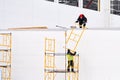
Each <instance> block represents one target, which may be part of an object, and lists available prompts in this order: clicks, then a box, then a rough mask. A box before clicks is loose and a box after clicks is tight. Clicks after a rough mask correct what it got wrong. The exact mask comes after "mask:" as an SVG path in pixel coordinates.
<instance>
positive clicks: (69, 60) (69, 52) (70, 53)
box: [67, 49, 76, 72]
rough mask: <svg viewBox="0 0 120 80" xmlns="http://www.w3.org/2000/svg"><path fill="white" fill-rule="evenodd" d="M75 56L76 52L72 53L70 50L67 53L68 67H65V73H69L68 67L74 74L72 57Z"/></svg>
mask: <svg viewBox="0 0 120 80" xmlns="http://www.w3.org/2000/svg"><path fill="white" fill-rule="evenodd" d="M75 55H76V52H74V53H72V52H71V51H70V49H68V51H67V58H68V66H67V71H68V72H70V67H71V71H72V72H74V61H73V56H75Z"/></svg>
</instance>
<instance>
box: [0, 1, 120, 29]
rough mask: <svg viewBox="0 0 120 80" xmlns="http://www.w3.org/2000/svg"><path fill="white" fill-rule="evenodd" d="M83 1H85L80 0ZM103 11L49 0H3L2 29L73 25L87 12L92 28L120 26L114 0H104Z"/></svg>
mask: <svg viewBox="0 0 120 80" xmlns="http://www.w3.org/2000/svg"><path fill="white" fill-rule="evenodd" d="M80 2H81V3H80V4H82V1H80ZM100 4H101V7H100V10H101V11H100V12H98V11H94V10H89V9H83V8H82V5H80V7H73V6H69V5H65V4H58V3H57V2H49V1H45V0H19V1H16V0H0V29H7V28H11V27H26V26H48V28H56V27H55V26H56V25H60V26H64V27H68V28H69V27H70V26H73V25H75V24H74V22H75V21H76V19H77V17H78V16H79V14H80V13H83V14H85V15H86V17H87V18H88V23H87V26H88V27H89V28H120V27H119V25H120V23H119V22H118V21H119V20H120V17H119V16H115V15H110V11H109V10H110V0H105V1H103V0H101V1H100Z"/></svg>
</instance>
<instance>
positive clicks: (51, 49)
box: [44, 38, 55, 80]
mask: <svg viewBox="0 0 120 80" xmlns="http://www.w3.org/2000/svg"><path fill="white" fill-rule="evenodd" d="M44 49H45V51H44V52H45V56H44V59H45V60H44V61H45V62H44V72H45V73H44V80H54V77H55V73H50V71H53V70H54V68H55V62H54V61H55V57H54V55H55V39H50V38H45V48H44Z"/></svg>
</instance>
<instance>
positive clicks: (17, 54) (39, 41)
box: [12, 31, 65, 80]
mask: <svg viewBox="0 0 120 80" xmlns="http://www.w3.org/2000/svg"><path fill="white" fill-rule="evenodd" d="M12 36H13V46H12V79H13V80H44V43H45V41H44V40H45V37H47V38H52V39H56V43H57V45H56V48H57V49H56V52H60V53H61V52H64V51H65V50H64V48H63V46H64V44H63V43H65V40H64V39H65V38H64V37H65V36H64V32H63V31H59V32H57V31H18V32H13V34H12ZM58 36H59V37H58Z"/></svg>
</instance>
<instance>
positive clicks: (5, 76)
mask: <svg viewBox="0 0 120 80" xmlns="http://www.w3.org/2000/svg"><path fill="white" fill-rule="evenodd" d="M11 44H12V35H11V33H0V69H1V70H2V75H1V76H2V80H11V47H12V46H11Z"/></svg>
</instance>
